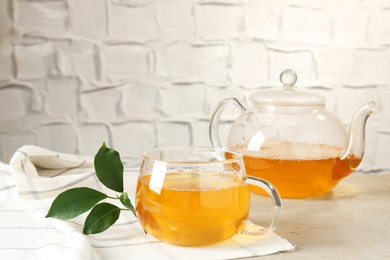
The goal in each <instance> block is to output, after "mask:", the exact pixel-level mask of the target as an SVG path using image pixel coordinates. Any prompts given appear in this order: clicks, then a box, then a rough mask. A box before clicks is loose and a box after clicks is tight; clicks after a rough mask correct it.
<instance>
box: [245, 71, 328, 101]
mask: <svg viewBox="0 0 390 260" xmlns="http://www.w3.org/2000/svg"><path fill="white" fill-rule="evenodd" d="M297 79H298V77H297V74H296V73H295V71H293V70H291V69H286V70H284V71H283V72H282V73H281V74H280V81H281V82H282V84H283V87H282V89H280V90H258V91H256V92H254V93H253V94H252V95H251V96H250V97H249V99H250V101H251V102H252V103H253V104H254V105H276V106H318V105H324V104H325V98H324V97H322V96H319V95H316V94H314V93H310V92H304V91H296V87H295V86H294V84H295V82H297Z"/></svg>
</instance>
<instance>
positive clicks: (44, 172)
mask: <svg viewBox="0 0 390 260" xmlns="http://www.w3.org/2000/svg"><path fill="white" fill-rule="evenodd" d="M9 166H10V167H9V169H10V171H11V174H12V176H13V179H14V182H15V185H16V189H17V192H18V194H19V197H20V198H21V200H22V201H24V204H25V205H26V206H27V207H28V210H29V212H30V214H32V215H34V216H35V217H36V218H37V219H39V220H41V221H44V222H46V223H47V224H48V225H50V226H51V227H54V228H56V229H58V230H60V231H62V232H64V233H65V234H66V236H67V237H68V238H69V241H68V243H67V244H71V245H72V254H73V255H72V259H83V260H84V259H127V258H131V259H142V258H146V259H154V258H158V259H204V260H206V259H235V258H244V257H254V256H262V255H268V254H273V253H277V252H282V251H291V250H294V246H293V245H292V244H290V243H289V242H288V241H287V240H286V239H283V238H281V237H280V236H278V235H276V234H275V233H273V232H270V233H267V234H265V235H263V236H248V235H235V236H233V237H232V238H231V239H229V240H226V241H224V242H222V243H218V244H214V245H211V246H205V247H180V246H174V245H170V244H166V243H163V242H161V241H158V240H157V239H155V238H153V237H152V236H150V235H148V234H145V233H144V231H143V229H142V227H141V226H140V225H139V223H138V221H137V219H136V218H135V217H134V216H133V215H132V214H131V213H129V212H123V213H121V215H120V218H119V219H118V221H117V222H116V223H115V224H114V225H113V226H112V227H110V228H109V229H108V230H106V231H105V232H103V233H100V234H95V235H88V236H85V235H84V234H83V233H82V229H83V224H84V221H85V218H86V213H84V214H82V215H80V216H78V217H76V218H74V219H71V220H68V221H64V220H58V219H53V218H45V215H46V214H47V212H48V209H49V208H50V205H51V203H52V202H53V199H54V198H55V197H56V196H57V195H58V194H60V193H61V192H63V191H65V190H67V189H70V188H75V187H90V188H93V189H96V190H99V191H102V192H105V193H106V194H110V192H111V193H113V191H110V190H108V189H107V188H105V187H104V186H103V185H102V184H101V183H100V182H99V181H98V179H97V178H96V175H95V171H94V168H93V160H92V158H86V157H81V156H77V155H70V154H63V153H57V152H53V151H50V150H47V149H43V148H40V147H37V146H30V145H29V146H23V147H21V148H20V149H18V150H17V151H16V152H15V154H14V156H13V157H12V159H11V161H10V165H9ZM3 169H4V167H3ZM136 181H137V170H136V169H128V170H125V172H124V183H125V191H127V192H128V194H129V195H130V198H131V200H132V201H133V202H134V192H135V188H136ZM46 257H47V258H48V256H46ZM53 257H55V255H53Z"/></svg>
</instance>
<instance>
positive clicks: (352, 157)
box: [333, 101, 376, 180]
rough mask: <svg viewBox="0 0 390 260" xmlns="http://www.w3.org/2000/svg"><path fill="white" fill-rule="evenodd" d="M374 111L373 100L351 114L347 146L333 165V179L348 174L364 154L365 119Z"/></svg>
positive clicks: (357, 164)
mask: <svg viewBox="0 0 390 260" xmlns="http://www.w3.org/2000/svg"><path fill="white" fill-rule="evenodd" d="M375 111H376V104H375V102H374V101H370V102H368V103H367V104H365V105H363V106H362V107H361V108H360V109H359V110H358V111H357V112H356V113H355V115H354V116H353V119H352V121H351V124H350V127H349V140H348V145H347V148H346V149H345V150H343V151H342V152H341V154H340V156H339V160H338V161H337V162H336V165H335V166H334V176H333V177H334V179H336V180H338V179H341V178H343V177H345V176H347V175H349V174H350V173H351V172H353V171H354V170H355V169H356V168H357V167H358V166H359V164H360V162H361V160H362V158H363V155H364V147H365V132H366V123H367V119H368V118H369V117H370V116H371V115H373V114H375ZM336 169H338V170H336Z"/></svg>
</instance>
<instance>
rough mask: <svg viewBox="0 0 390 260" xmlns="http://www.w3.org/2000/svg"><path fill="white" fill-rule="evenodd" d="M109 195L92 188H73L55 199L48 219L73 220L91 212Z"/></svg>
mask: <svg viewBox="0 0 390 260" xmlns="http://www.w3.org/2000/svg"><path fill="white" fill-rule="evenodd" d="M105 198H107V195H106V194H104V193H101V192H99V191H97V190H94V189H90V188H73V189H69V190H66V191H64V192H62V193H60V194H59V195H58V196H57V198H55V199H54V201H53V203H52V204H51V207H50V209H49V212H48V213H47V215H46V218H48V217H53V218H58V219H71V218H74V217H77V216H78V215H80V214H82V213H84V212H86V211H88V210H90V209H91V208H92V207H93V206H95V205H96V203H98V202H99V201H101V200H103V199H105Z"/></svg>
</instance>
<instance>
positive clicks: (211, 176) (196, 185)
mask: <svg viewBox="0 0 390 260" xmlns="http://www.w3.org/2000/svg"><path fill="white" fill-rule="evenodd" d="M248 185H254V186H257V187H259V188H261V189H263V190H265V191H266V192H267V193H268V194H269V195H270V197H271V198H272V202H273V213H272V220H271V222H270V224H269V226H268V227H266V228H263V227H260V226H257V225H254V224H251V223H250V222H248V221H247V218H248V215H249V209H250V191H249V187H248ZM136 211H137V216H138V220H139V222H140V223H141V225H142V227H143V228H144V230H145V231H146V232H147V233H149V234H151V235H153V236H154V237H155V238H157V239H159V240H161V241H164V242H167V243H171V244H176V245H182V246H202V245H209V244H213V243H217V242H220V241H223V240H225V239H228V238H230V237H232V236H233V235H235V234H238V233H241V234H248V235H259V234H264V233H266V232H268V231H273V230H274V229H275V228H276V227H277V225H278V223H279V219H280V212H281V201H280V197H279V193H278V192H277V190H276V189H275V188H274V187H273V186H272V185H271V184H270V183H268V182H267V181H264V180H262V179H258V178H255V177H249V176H247V175H246V173H245V167H244V163H243V159H242V155H241V154H240V153H237V152H233V151H228V150H224V149H219V148H210V147H170V148H158V149H154V150H150V151H147V152H145V153H144V154H143V161H142V165H141V167H140V173H139V176H138V182H137V191H136Z"/></svg>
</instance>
